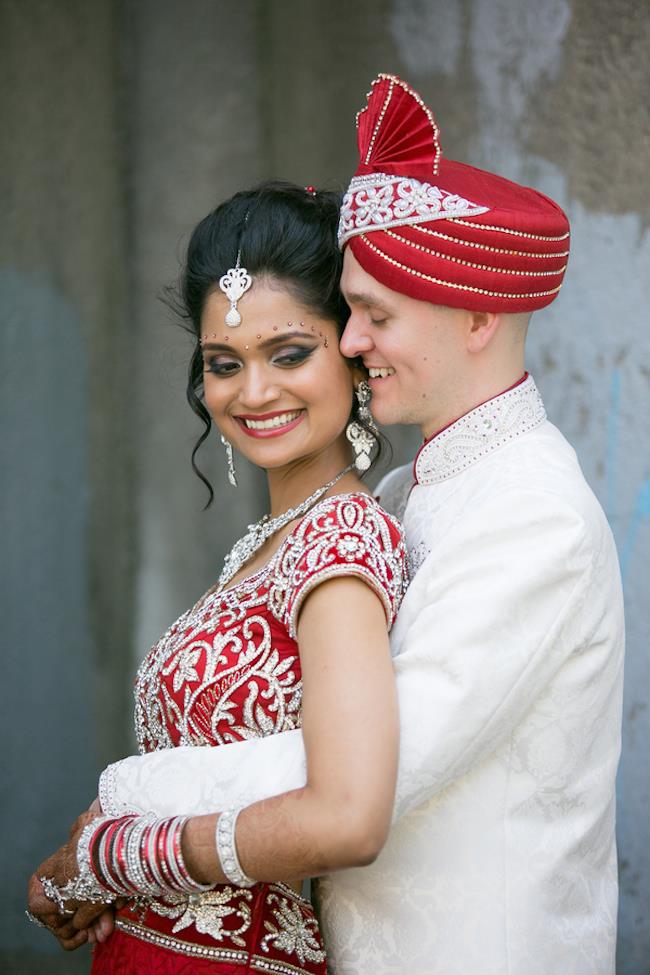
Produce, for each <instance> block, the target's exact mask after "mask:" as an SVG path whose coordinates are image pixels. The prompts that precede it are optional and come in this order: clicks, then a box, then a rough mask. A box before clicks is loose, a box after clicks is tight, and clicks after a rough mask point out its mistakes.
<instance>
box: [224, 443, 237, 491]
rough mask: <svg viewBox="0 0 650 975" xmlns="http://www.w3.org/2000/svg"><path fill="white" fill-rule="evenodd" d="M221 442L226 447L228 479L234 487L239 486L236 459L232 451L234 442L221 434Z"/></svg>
mask: <svg viewBox="0 0 650 975" xmlns="http://www.w3.org/2000/svg"><path fill="white" fill-rule="evenodd" d="M221 443H222V444H223V445H224V447H225V448H226V461H227V463H228V480H229V481H230V483H231V484H232V486H233V487H234V488H236V487H237V472H236V471H235V459H234V457H233V453H232V444H231V443H230V441H229V440H226V438H225V437H224V435H223V433H222V434H221Z"/></svg>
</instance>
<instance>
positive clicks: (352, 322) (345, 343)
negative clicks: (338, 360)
mask: <svg viewBox="0 0 650 975" xmlns="http://www.w3.org/2000/svg"><path fill="white" fill-rule="evenodd" d="M373 348H374V343H373V341H372V336H371V335H370V330H369V328H368V326H367V325H366V324H365V323H364V321H363V317H362V315H361V314H360V313H359V312H354V311H352V312H351V313H350V317H349V318H348V322H347V325H346V326H345V328H344V330H343V335H342V336H341V342H340V349H341V352H342V353H343V355H344V356H347V357H348V358H349V359H354V358H356V357H357V356H362V355H365V354H366V353H367V352H370V351H371V350H372V349H373Z"/></svg>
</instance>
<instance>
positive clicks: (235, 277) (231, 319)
mask: <svg viewBox="0 0 650 975" xmlns="http://www.w3.org/2000/svg"><path fill="white" fill-rule="evenodd" d="M252 283H253V279H252V278H251V276H250V274H249V273H248V271H247V270H246V268H245V267H242V266H241V249H240V250H238V251H237V260H236V262H235V266H234V267H231V268H229V269H228V270H227V271H226V273H225V274H224V275H223V276H222V277H221V278H219V287H220V288H221V290H222V291H223V293H224V294H225V296H226V298H227V299H228V301H229V302H230V308H229V310H228V312H227V313H226V325H230V327H231V328H236V327H237V326H238V325H241V315H240V314H239V312H238V310H237V302H238V301H239V299H240V298H241V296H242V295H243V294H246V292H247V291H248V289H249V288H250V286H251V285H252Z"/></svg>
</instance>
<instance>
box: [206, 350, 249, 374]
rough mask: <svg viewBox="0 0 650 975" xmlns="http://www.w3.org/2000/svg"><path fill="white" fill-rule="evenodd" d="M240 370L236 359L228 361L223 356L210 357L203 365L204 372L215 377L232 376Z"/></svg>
mask: <svg viewBox="0 0 650 975" xmlns="http://www.w3.org/2000/svg"><path fill="white" fill-rule="evenodd" d="M239 368H240V363H239V362H238V361H237V359H229V358H226V357H225V356H216V355H215V356H212V357H211V358H209V359H206V360H205V361H204V363H203V371H204V372H212V373H214V375H215V376H232V375H233V373H235V372H237V371H238V370H239Z"/></svg>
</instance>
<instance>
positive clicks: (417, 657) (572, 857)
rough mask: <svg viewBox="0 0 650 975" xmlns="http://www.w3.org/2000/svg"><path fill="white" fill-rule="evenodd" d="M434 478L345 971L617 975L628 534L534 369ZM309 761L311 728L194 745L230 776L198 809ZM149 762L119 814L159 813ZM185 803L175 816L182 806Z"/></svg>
mask: <svg viewBox="0 0 650 975" xmlns="http://www.w3.org/2000/svg"><path fill="white" fill-rule="evenodd" d="M414 474H415V481H416V484H415V486H414V487H412V489H411V485H412V484H413V475H412V473H411V471H410V470H407V469H405V468H403V469H401V470H399V471H396V472H394V473H393V474H392V475H389V477H388V478H387V479H386V480H385V481H384V483H383V487H380V491H381V499H382V501H383V502H384V503H385V504H386V506H387V507H391V502H392V506H393V508H395V507H396V508H397V510H396V511H395V513H396V514H397V515H398V516H399V515H401V514H403V520H404V526H405V529H406V540H407V546H408V549H409V553H410V558H411V568H412V574H413V578H412V582H411V585H410V588H409V590H408V592H407V594H406V596H405V598H404V601H403V603H402V608H401V610H400V613H399V616H398V620H397V623H396V624H395V626H394V628H393V632H392V638H391V642H392V651H393V655H394V659H395V673H396V680H397V688H398V695H399V703H400V713H401V743H400V770H399V780H398V788H397V799H396V808H395V823H394V825H393V828H392V831H391V835H390V837H389V840H388V843H387V844H386V846H385V848H384V850H383V851H382V853H381V854H380V856H379V857H378V858H377V860H376V862H375V863H374V864H372V865H371V866H370V867H365V868H360V869H354V870H346V871H342V872H340V873H336V874H332V875H331V876H328V877H325V878H322V879H321V880H320V881H319V883H318V895H319V900H320V904H321V920H322V927H323V933H324V936H325V941H326V944H327V947H328V953H329V958H330V967H331V971H332V973H333V975H613V973H614V950H615V936H616V908H617V881H616V851H615V840H614V779H615V774H616V766H617V762H618V756H619V750H620V725H621V689H622V665H623V613H622V596H621V587H620V579H619V572H618V563H617V559H616V552H615V548H614V543H613V539H612V536H611V532H610V530H609V528H608V525H607V522H606V520H605V517H604V515H603V512H602V510H601V508H600V507H599V505H598V503H597V501H596V499H595V498H594V496H593V494H592V492H591V491H590V489H589V487H588V486H587V484H586V482H585V481H584V478H583V476H582V473H581V471H580V467H579V465H578V462H577V459H576V456H575V453H574V451H573V450H572V449H571V447H570V446H569V445H568V444H567V442H566V441H565V440H564V438H563V437H562V436H561V434H560V433H559V432H558V431H557V430H556V429H555V427H553V426H552V425H551V424H550V423H549V422H548V421H547V420H546V417H545V413H544V408H543V405H542V402H541V399H540V397H539V394H538V392H537V389H536V387H535V385H534V383H533V380H532V379H531V378H528V379H526V380H525V382H523V383H522V384H520V385H519V386H517V387H515V388H514V389H512V390H509V391H508V392H506V393H504V394H503V395H501V396H499V397H497V398H496V399H494V400H491V401H490V402H488V403H486V404H484V405H483V406H480V407H478V408H477V409H475V410H473V411H472V412H471V413H469V414H467V415H466V416H465V417H463V418H462V419H460V420H458V421H457V422H456V423H454V424H452V426H451V427H449V428H447V429H446V430H445V431H443V432H442V433H441V434H439V435H438V436H437V437H435V438H434V439H433V440H431V441H429V442H428V443H427V444H425V446H424V447H423V448H422V449H421V451H420V453H419V454H418V457H417V458H416V462H415V465H414ZM407 498H408V503H406V505H405V508H404V503H405V502H406V499H407ZM401 509H404V510H403V511H402V510H401ZM251 746H252V747H251ZM240 748H241V749H243V750H244V751H245V750H247V751H246V755H247V758H246V761H245V762H244V763H243V764H242V762H241V758H242V756H243V755H244V751H240V752H239V757H238V759H236V757H235V753H236V752H237V751H238V750H239V749H240ZM301 748H302V744H301V741H300V738H299V734H298V733H297V732H290V733H288V734H286V735H279V736H275V740H273V739H265V740H263V741H261V742H247V743H245V745H242V746H239V745H233V746H231V747H229V748H220V749H205V750H204V749H194V751H195V752H197V751H198V752H204V751H205V752H212V754H206V755H205V756H202V757H201V759H200V760H201V761H203V760H204V761H205V762H206V763H208V762H209V763H210V768H211V771H210V773H209V776H211V778H210V779H209V781H210V783H211V784H210V786H209V788H208V787H206V786H204V787H202V790H203V793H204V795H203V796H198V795H197V796H194V797H191V796H190V795H189V794H188V802H189V801H190V799H191V802H192V803H193V804H194V807H193V809H189V808H188V810H187V811H199V809H198V808H197V806H200V805H201V800H202V799H203V801H204V808H212V809H215V808H223V805H224V802H225V799H226V797H224V795H223V793H220V792H219V791H218V789H219V786H218V785H215V782H216V781H217V780H218V781H219V782H220V783H222V785H223V784H224V783H225V788H228V787H229V786H228V781H229V779H228V777H229V776H230V782H231V783H233V782H235V781H236V785H235V786H232V784H231V786H230V788H232V789H233V791H236V792H237V794H238V795H237V798H240V799H241V798H247V799H249V800H250V799H252V798H257V797H259V796H257V795H256V794H255V782H256V780H257V778H258V776H259V774H260V773H261V771H262V770H263V769H264V770H266V769H268V768H269V767H275V768H277V767H278V766H277V761H276V757H277V756H278V754H279V752H280V751H282V750H284V751H285V753H286V756H287V763H288V765H289V764H290V765H291V767H292V769H293V773H292V774H288V775H287V779H286V781H280V780H278V781H277V782H276V783H275V787H274V786H272V785H271V784H270V783H269V782H268V781H267V782H265V783H263V784H260V785H259V787H258V791H259V792H260V793H261V794H266V795H268V794H271V793H272V792H273V791H275V792H277V791H281V790H283V789H285V788H289V787H294V786H295V784H297V783H298V782H299V780H300V777H301V775H304V772H302V771H300V772H298V773H296V768H297V767H299V766H300V765H301V754H302V752H301ZM271 750H273V759H272V760H271V761H269V756H270V755H271ZM184 751H187V750H186V749H174V750H173V752H178V753H182V752H184ZM219 753H222V754H219ZM228 753H230V755H229V756H228ZM152 758H156V760H157V761H158V763H159V765H158V771H156V772H155V775H153V773H152V776H150V778H149V785H151V783H152V781H153V778H156V777H157V778H156V781H157V782H158V783H159V784H160V783H161V782H164V775H162V764H161V763H164V762H167V763H169V762H170V760H171V761H175V762H176V763H177V765H176V772H175V773H174V775H175V776H177V775H178V774H179V772H180V765H179V764H178V763H179V762H182V755H181V754H179V755H176V756H172V754H170V755H165V756H164V757H162V759H161V758H160V757H157V756H152ZM197 760H199V759H198V756H197ZM142 762H143V759H138V758H134V759H128V760H127V761H126V763H121V765H120V766H119V767H113V768H112V771H111V772H110V773H109V775H108V776H105V777H104V780H103V789H104V799H105V802H106V803H107V807H108V808H109V809H110V810H112V811H115V812H117V811H119V810H122V809H124V808H152V804H151V802H147V801H145V799H144V798H143V795H142V790H145V791H146V788H147V783H146V781H145V779H146V776H144V778H143V772H142V768H141V767H140V768H139V769H138V768H137V763H142ZM129 763H131V764H129ZM226 766H227V767H226ZM207 767H208V766H207V764H206V765H205V766H204V774H203V775H202V776H201V778H202V779H203V782H204V783H205V782H206V780H207V775H206V773H205V769H207ZM170 769H171V766H169V765H167V770H168V771H169V770H170ZM161 776H162V777H161ZM267 778H268V775H267ZM169 781H171V780H169ZM194 781H196V779H194ZM138 789H140V796H139V799H138V795H137V790H138ZM161 791H164V789H162V788H159V793H160V792H161ZM199 791H201V789H200V790H199ZM174 792H175V794H176V802H175V804H174V808H173V810H172V809H168V808H165V807H164V803H163V804H160V805H158V806H157V807H156V811H157V812H158V813H160V814H164V813H167V812H172V811H173V812H177V813H178V812H180V811H181V810H179V809H178V801H177V798H178V794H179V793H178V791H177V790H176V789H174ZM208 793H209V794H208ZM228 798H230V796H229V797H228ZM136 799H138V801H137V802H136ZM138 802H139V806H138ZM215 803H216V804H215Z"/></svg>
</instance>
